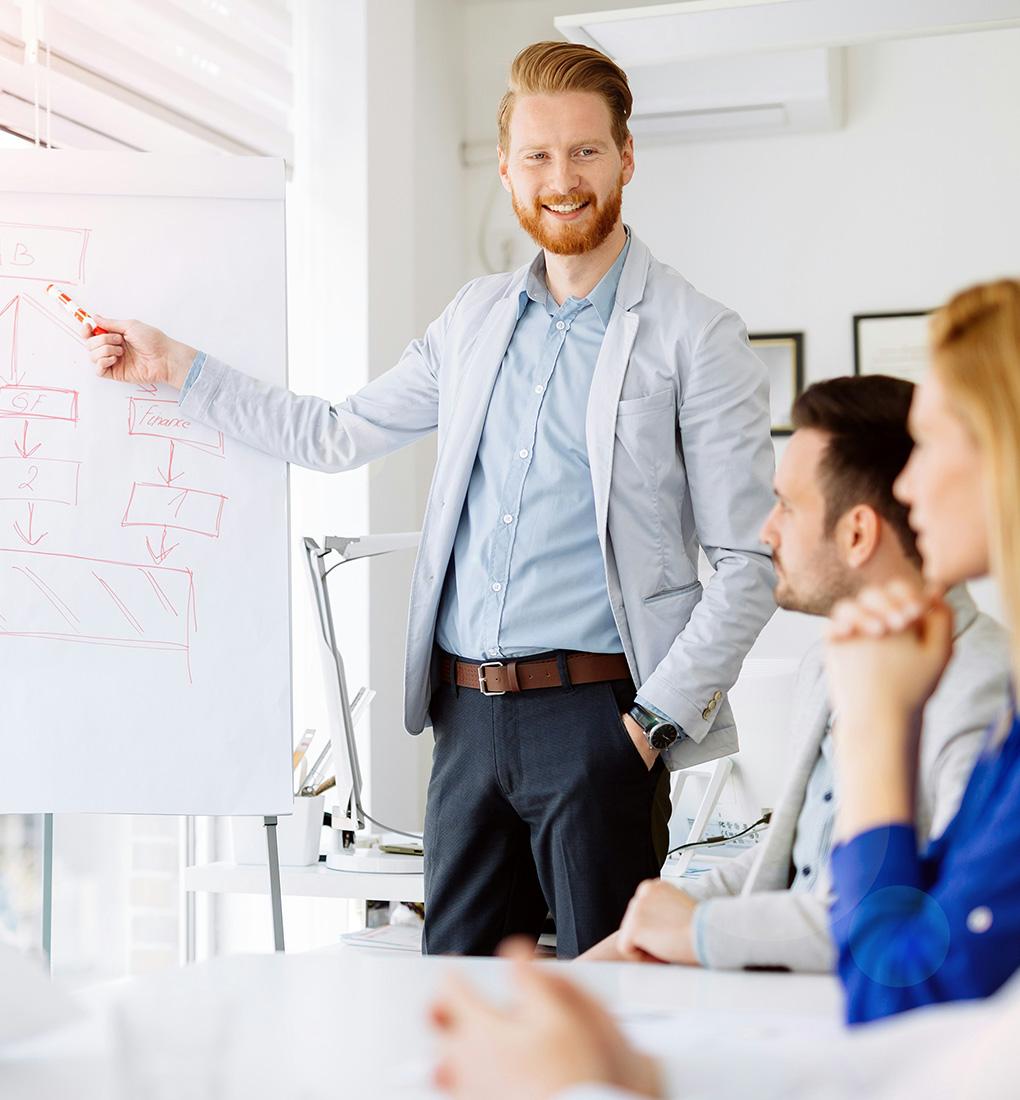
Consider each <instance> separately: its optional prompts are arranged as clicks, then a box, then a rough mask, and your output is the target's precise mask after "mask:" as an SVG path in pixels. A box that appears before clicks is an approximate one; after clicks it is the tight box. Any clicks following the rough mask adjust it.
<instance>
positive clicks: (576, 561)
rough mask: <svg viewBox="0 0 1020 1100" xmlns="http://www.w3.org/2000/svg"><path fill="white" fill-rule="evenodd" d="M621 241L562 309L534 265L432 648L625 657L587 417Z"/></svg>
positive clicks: (492, 654)
mask: <svg viewBox="0 0 1020 1100" xmlns="http://www.w3.org/2000/svg"><path fill="white" fill-rule="evenodd" d="M629 247H630V240H629V237H628V240H627V243H626V244H625V245H624V247H623V249H622V251H621V252H620V255H619V256H618V257H617V259H616V261H615V262H614V263H613V266H612V267H611V268H610V269H609V270H608V271H607V272H606V274H605V275H604V276H603V277H602V279H601V280H600V281H599V283H598V285H597V286H596V287H595V288H594V290H592V292H591V293H590V294H589V295H588V297H587V298H581V299H578V298H567V299H566V300H565V301H564V302H563V304H562V305H561V306H557V305H556V301H555V299H554V298H553V297H552V295H551V294H550V293H549V290H548V288H547V286H546V283H545V260H544V255H542V254H540V255H539V256H538V257H537V258H536V260H535V263H534V264H533V265H532V268H531V272H530V273H529V275H528V279H527V283H526V287H525V290H523V291H522V292H521V295H520V300H519V303H518V313H517V325H516V327H515V328H514V333H513V336H512V337H511V339H510V343H509V345H508V346H507V350H506V355H505V356H504V358H503V362H502V365H501V366H500V369H499V374H498V375H497V377H496V382H495V384H494V386H493V389H492V395H491V397H490V399H489V406H488V409H487V410H486V416H485V425H484V427H483V429H482V436H481V439H480V441H479V444H478V453H477V455H476V456H475V464H474V468H473V470H472V471H471V480H470V482H469V484H468V490H467V496H466V499H465V502H464V510H463V512H462V513H461V518H460V526H459V527H458V529H457V536H456V539H455V541H454V546H453V555H452V557H451V560H450V565H449V568H448V570H447V574H446V582H445V584H444V586H443V594H442V599H441V602H440V605H439V618H438V623H437V630H436V641H437V643H438V644H439V645H440V646H441V647H442V648H443V649H445V650H446V651H447V652H449V653H455V654H458V655H459V656H461V657H468V658H472V659H474V660H483V659H485V660H492V659H499V658H502V657H522V656H526V655H527V654H531V653H540V652H542V651H543V650H549V649H574V650H584V651H587V652H590V653H619V652H622V651H623V643H622V642H621V641H620V635H619V632H618V631H617V629H616V622H615V620H614V619H613V611H612V607H611V606H610V603H609V592H608V589H607V587H606V577H605V566H604V564H603V560H602V551H601V548H600V546H599V541H598V535H597V533H596V520H595V496H594V492H593V490H592V483H591V470H590V468H589V466H588V448H587V443H586V440H585V414H586V410H587V407H588V391H589V389H590V388H591V380H592V376H593V375H594V373H595V363H596V360H597V359H598V354H599V350H600V348H601V347H602V339H603V337H604V336H605V332H606V325H607V324H608V323H609V317H610V314H611V313H612V311H613V305H614V303H615V301H616V289H617V286H618V284H619V281H620V273H621V271H622V270H623V265H624V262H625V260H626V257H627V251H628V249H629Z"/></svg>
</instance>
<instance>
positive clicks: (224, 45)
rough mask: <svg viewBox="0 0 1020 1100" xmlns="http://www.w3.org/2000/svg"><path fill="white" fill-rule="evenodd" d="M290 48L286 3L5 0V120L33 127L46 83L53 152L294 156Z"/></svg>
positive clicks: (1, 102) (18, 128)
mask: <svg viewBox="0 0 1020 1100" xmlns="http://www.w3.org/2000/svg"><path fill="white" fill-rule="evenodd" d="M36 11H41V12H42V15H43V24H42V30H41V34H40V32H39V30H38V29H37V25H34V24H33V21H32V14H33V13H34V12H36ZM37 36H38V37H37ZM36 41H38V42H40V43H41V48H40V49H39V51H38V65H37V66H34V65H31V64H25V56H26V47H28V50H29V51H31V49H32V46H33V43H35V42H36ZM47 43H48V45H49V54H48V55H47V51H46V49H45V45H46V44H47ZM290 54H291V14H290V6H289V4H288V3H287V2H286V0H230V2H229V3H225V2H221V0H102V3H98V2H97V0H47V3H46V4H45V5H44V4H34V3H32V0H24V3H23V4H22V3H18V2H15V0H0V61H6V62H8V64H6V65H4V84H3V91H2V93H0V126H5V127H7V128H8V129H10V130H12V131H14V132H16V133H20V134H26V135H32V134H34V132H35V125H36V112H35V100H36V96H37V95H40V96H41V98H42V99H43V101H45V100H46V98H47V87H48V95H49V102H50V106H51V108H52V117H51V119H50V120H49V124H50V125H51V126H52V131H51V132H52V139H53V145H54V146H56V147H66V148H76V149H118V148H119V149H138V150H144V151H147V152H159V151H166V152H172V151H176V152H182V153H186V152H189V151H190V152H201V151H208V150H219V151H221V152H229V153H239V154H245V153H249V154H263V155H274V156H285V157H287V158H288V159H289V157H290V153H291V138H290V113H291V102H292V93H291V85H292V81H291V72H290ZM10 63H13V64H10Z"/></svg>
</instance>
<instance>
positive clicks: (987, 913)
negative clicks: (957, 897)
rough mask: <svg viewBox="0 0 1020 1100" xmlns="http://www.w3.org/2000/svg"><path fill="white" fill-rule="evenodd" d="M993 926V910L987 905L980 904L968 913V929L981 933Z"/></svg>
mask: <svg viewBox="0 0 1020 1100" xmlns="http://www.w3.org/2000/svg"><path fill="white" fill-rule="evenodd" d="M991 927H992V911H991V909H989V908H988V906H987V905H979V906H978V907H977V908H976V909H971V911H970V912H969V913H968V914H967V930H968V931H969V932H976V933H977V934H978V935H980V934H981V933H982V932H987V931H988V929H989V928H991Z"/></svg>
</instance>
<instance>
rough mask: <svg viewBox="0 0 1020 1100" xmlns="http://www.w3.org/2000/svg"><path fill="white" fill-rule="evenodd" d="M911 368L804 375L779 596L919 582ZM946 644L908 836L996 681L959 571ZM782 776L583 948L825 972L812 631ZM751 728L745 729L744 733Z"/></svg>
mask: <svg viewBox="0 0 1020 1100" xmlns="http://www.w3.org/2000/svg"><path fill="white" fill-rule="evenodd" d="M913 389H914V387H913V386H912V385H911V384H910V383H909V382H903V381H899V380H896V379H892V378H885V377H880V376H869V377H862V378H835V379H832V380H830V381H827V382H821V383H819V384H817V385H815V386H812V387H810V388H809V389H808V390H807V391H806V392H805V393H804V394H803V395H802V396H801V397H800V398H798V400H797V402H796V404H795V405H794V409H793V421H794V426H795V428H796V432H795V434H794V435H793V437H792V438H791V440H790V442H789V446H788V447H787V449H786V451H785V453H784V454H783V456H782V459H781V461H780V463H779V467H778V470H777V473H776V482H775V488H776V498H777V500H776V505H775V507H774V508H773V510H772V512H771V513H770V515H769V517H768V519H767V520H766V522H765V526H764V527H763V528H762V533H761V537H762V540H763V541H764V542H766V543H768V544H769V546H771V547H772V553H773V562H774V565H775V570H776V577H777V586H776V601H777V603H778V604H779V606H780V607H784V608H787V609H788V610H791V611H802V612H805V613H807V614H810V615H828V614H829V612H830V610H831V609H832V607H833V605H834V604H835V603H836V602H837V601H838V600H841V599H844V598H846V597H851V596H853V595H855V594H856V593H858V592H859V591H860V590H861V589H862V588H865V587H868V586H872V585H878V586H881V585H885V584H888V583H890V582H892V581H895V580H906V581H909V582H911V583H912V584H913V585H914V586H915V587H919V586H920V585H921V583H922V582H921V571H920V570H921V561H920V555H919V554H918V550H917V547H916V545H915V542H914V534H913V532H912V531H911V529H910V527H909V525H908V523H907V511H906V508H905V507H904V506H903V505H902V504H900V503H899V502H898V501H897V500H896V499H895V498H894V496H893V492H892V487H893V482H894V481H895V479H896V476H897V474H899V472H900V470H901V469H902V467H903V466H904V464H905V463H906V460H907V457H908V455H909V454H910V450H911V445H912V444H911V439H910V435H909V434H908V432H907V414H908V411H909V408H910V402H911V397H912V393H913ZM947 601H948V603H949V604H950V606H951V607H952V610H953V612H954V617H955V622H954V642H953V658H952V661H951V662H950V665H949V667H948V669H947V672H946V675H945V676H944V677H943V678H942V681H941V683H940V685H939V687H938V690H937V691H936V692H935V694H934V696H933V697H932V699H931V700H930V702H929V703H928V706H927V708H926V709H925V712H924V729H923V734H922V742H921V751H920V755H919V772H918V777H917V780H918V781H917V822H918V836H919V837H921V838H924V839H927V838H929V837H932V838H934V837H937V836H938V835H939V834H940V833H941V832H942V831H943V830H944V829H945V827H946V825H947V824H948V823H949V821H950V819H951V818H952V817H953V815H954V814H955V812H956V810H957V807H958V805H959V802H960V798H961V796H962V794H963V790H964V787H965V786H966V783H967V779H968V777H969V775H970V772H971V768H972V765H973V763H974V760H975V758H976V756H977V754H978V751H979V749H980V745H981V738H982V735H983V733H984V731H985V729H986V728H987V727H988V725H989V723H990V722H991V721H992V720H993V719H994V718H995V717H996V715H997V714H998V713H999V711H1000V710H1001V707H1002V700H1003V698H1005V697H1006V695H1007V694H1008V690H1009V688H1008V684H1009V650H1008V642H1007V637H1006V633H1005V631H1004V630H1003V629H1002V628H1001V627H1000V626H999V625H998V624H996V623H995V622H993V621H992V620H991V619H990V618H989V617H988V616H987V615H984V614H982V613H981V612H979V611H978V610H977V609H976V607H975V606H974V603H973V601H972V600H971V598H970V596H969V595H968V593H967V591H966V589H965V588H964V587H963V586H960V587H958V588H955V589H953V590H951V591H950V593H949V594H948V596H947ZM793 714H794V717H793V725H794V730H793V733H794V740H793V744H794V749H793V755H792V768H791V774H790V778H789V781H788V784H787V787H786V790H785V792H784V793H783V795H782V797H781V799H780V801H779V804H778V806H777V807H776V810H775V812H774V813H773V815H772V823H771V826H770V828H769V829H768V831H767V832H766V834H765V837H764V839H763V841H762V843H760V844H757V845H755V846H754V847H753V848H751V849H749V850H748V851H747V852H745V853H743V854H742V855H740V856H738V857H735V858H733V859H732V860H729V861H727V862H726V863H725V864H722V865H720V866H719V867H717V868H715V869H714V870H712V871H711V872H710V873H709V874H707V875H705V876H704V877H703V878H699V879H692V880H691V881H690V882H687V881H685V882H684V886H683V889H682V890H679V889H676V888H675V887H673V886H671V885H669V884H668V883H665V882H663V881H661V880H652V881H648V882H644V883H642V885H641V886H640V887H639V888H638V891H637V893H636V894H635V896H634V898H633V899H632V901H631V902H630V906H629V908H628V910H627V913H626V915H625V917H624V920H623V923H622V925H621V927H620V930H619V931H618V932H616V933H614V934H613V935H612V936H610V937H609V938H608V939H606V940H603V941H602V943H601V944H598V945H596V946H595V947H593V948H592V949H591V950H590V951H589V952H588V953H587V955H584V956H582V957H583V958H588V959H596V958H601V959H620V958H625V959H643V960H648V961H655V960H660V961H665V962H681V963H690V964H695V965H697V964H700V965H702V966H708V967H715V968H725V969H733V968H741V967H747V966H766V967H784V968H788V969H790V970H816V971H830V970H832V969H833V966H834V963H835V948H834V946H833V943H832V939H831V937H830V934H829V924H828V906H829V902H830V900H831V897H830V894H831V891H830V878H829V872H828V865H829V851H830V847H831V834H832V827H833V819H834V815H835V807H836V798H837V797H838V793H839V792H838V790H837V784H836V783H835V782H834V775H833V766H832V765H833V759H832V757H833V751H832V745H831V737H830V728H831V723H832V715H831V713H830V708H829V701H828V698H827V691H826V683H825V676H824V669H823V663H822V646H821V643H819V644H818V645H817V646H815V647H814V648H812V649H811V650H810V651H809V652H808V654H807V656H806V657H805V658H804V661H803V663H802V665H801V668H800V671H799V674H798V680H797V688H796V693H795V698H794V710H793ZM749 736H753V734H750V735H749Z"/></svg>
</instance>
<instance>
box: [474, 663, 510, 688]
mask: <svg viewBox="0 0 1020 1100" xmlns="http://www.w3.org/2000/svg"><path fill="white" fill-rule="evenodd" d="M505 667H506V666H505V665H504V664H503V663H502V662H501V661H485V662H483V663H482V664H480V665H479V666H478V690H479V691H480V692H481V693H482V694H483V695H506V692H505V691H489V689H488V687H487V686H486V683H485V670H486V669H487V668H505Z"/></svg>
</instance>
